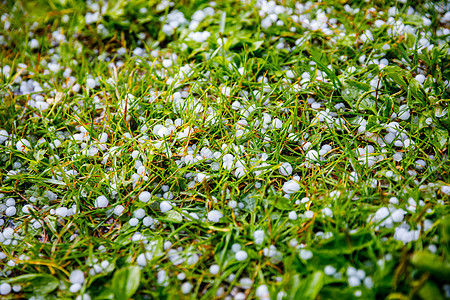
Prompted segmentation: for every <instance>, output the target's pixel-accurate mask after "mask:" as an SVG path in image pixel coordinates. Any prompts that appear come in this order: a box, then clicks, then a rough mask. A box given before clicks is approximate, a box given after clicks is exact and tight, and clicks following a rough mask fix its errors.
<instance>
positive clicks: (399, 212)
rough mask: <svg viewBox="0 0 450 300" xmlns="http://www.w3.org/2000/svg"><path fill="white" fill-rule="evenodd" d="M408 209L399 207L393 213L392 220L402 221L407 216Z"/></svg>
mask: <svg viewBox="0 0 450 300" xmlns="http://www.w3.org/2000/svg"><path fill="white" fill-rule="evenodd" d="M405 214H406V211H404V210H403V209H401V208H399V209H396V210H395V211H394V212H393V213H392V214H391V218H392V221H394V222H396V223H398V222H402V221H403V218H404V217H405Z"/></svg>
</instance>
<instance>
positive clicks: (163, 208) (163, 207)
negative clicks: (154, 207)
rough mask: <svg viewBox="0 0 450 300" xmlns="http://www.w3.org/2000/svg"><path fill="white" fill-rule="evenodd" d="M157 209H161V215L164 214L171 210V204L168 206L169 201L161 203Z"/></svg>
mask: <svg viewBox="0 0 450 300" xmlns="http://www.w3.org/2000/svg"><path fill="white" fill-rule="evenodd" d="M159 208H160V209H161V212H162V213H165V212H168V211H169V210H171V209H172V204H170V202H169V201H162V202H161V203H160V204H159Z"/></svg>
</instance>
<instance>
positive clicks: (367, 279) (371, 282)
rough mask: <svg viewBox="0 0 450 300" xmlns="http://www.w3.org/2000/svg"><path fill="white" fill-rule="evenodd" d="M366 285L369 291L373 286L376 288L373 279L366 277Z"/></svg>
mask: <svg viewBox="0 0 450 300" xmlns="http://www.w3.org/2000/svg"><path fill="white" fill-rule="evenodd" d="M364 285H365V286H366V288H368V289H369V290H370V289H372V288H373V286H374V284H373V279H372V277H366V278H365V279H364Z"/></svg>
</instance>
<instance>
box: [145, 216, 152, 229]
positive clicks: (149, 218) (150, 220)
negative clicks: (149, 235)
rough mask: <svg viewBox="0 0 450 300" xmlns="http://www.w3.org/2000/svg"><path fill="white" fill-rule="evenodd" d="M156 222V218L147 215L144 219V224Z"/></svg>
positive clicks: (148, 224)
mask: <svg viewBox="0 0 450 300" xmlns="http://www.w3.org/2000/svg"><path fill="white" fill-rule="evenodd" d="M153 223H154V220H153V218H152V217H149V216H147V217H145V218H144V219H142V224H144V226H146V227H148V226H150V225H152V224H153Z"/></svg>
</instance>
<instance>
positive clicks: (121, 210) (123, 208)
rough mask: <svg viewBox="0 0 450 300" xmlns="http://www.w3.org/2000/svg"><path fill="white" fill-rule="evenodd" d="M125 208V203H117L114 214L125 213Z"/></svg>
mask: <svg viewBox="0 0 450 300" xmlns="http://www.w3.org/2000/svg"><path fill="white" fill-rule="evenodd" d="M124 210H125V207H124V206H123V205H120V204H119V205H117V206H116V207H114V214H115V215H116V216H119V215H121V214H122V213H123V211H124Z"/></svg>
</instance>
